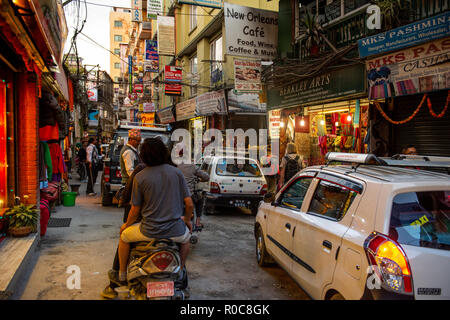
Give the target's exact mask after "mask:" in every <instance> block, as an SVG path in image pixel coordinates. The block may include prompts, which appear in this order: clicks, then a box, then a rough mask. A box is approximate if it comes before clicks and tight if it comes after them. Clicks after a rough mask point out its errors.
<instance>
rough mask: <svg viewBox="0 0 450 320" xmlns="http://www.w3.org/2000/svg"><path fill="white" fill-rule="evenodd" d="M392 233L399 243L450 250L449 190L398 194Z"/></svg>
mask: <svg viewBox="0 0 450 320" xmlns="http://www.w3.org/2000/svg"><path fill="white" fill-rule="evenodd" d="M389 233H390V236H391V237H393V238H394V239H396V240H397V241H398V242H399V243H400V244H406V245H411V246H417V247H429V248H435V249H442V250H450V191H425V192H407V193H401V194H398V195H396V196H395V198H394V200H393V204H392V214H391V223H390V232H389Z"/></svg>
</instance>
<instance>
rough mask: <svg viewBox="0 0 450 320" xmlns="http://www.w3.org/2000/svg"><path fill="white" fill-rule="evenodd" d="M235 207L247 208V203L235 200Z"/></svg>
mask: <svg viewBox="0 0 450 320" xmlns="http://www.w3.org/2000/svg"><path fill="white" fill-rule="evenodd" d="M234 206H235V207H239V208H242V207H246V206H247V203H246V202H245V201H244V200H235V201H234Z"/></svg>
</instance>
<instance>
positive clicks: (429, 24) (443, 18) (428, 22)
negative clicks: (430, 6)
mask: <svg viewBox="0 0 450 320" xmlns="http://www.w3.org/2000/svg"><path fill="white" fill-rule="evenodd" d="M448 36H450V11H447V12H445V13H442V14H438V15H436V16H434V17H431V18H428V19H425V20H421V21H417V22H414V23H411V24H408V25H406V26H402V27H399V28H397V29H392V30H389V31H386V32H382V33H379V34H376V35H374V36H371V37H367V38H364V39H361V40H358V49H359V56H360V57H361V58H364V57H367V56H370V55H374V54H380V53H383V52H389V51H395V50H400V49H403V48H407V47H411V46H414V45H417V44H420V43H424V42H428V41H431V40H435V39H440V38H443V37H448Z"/></svg>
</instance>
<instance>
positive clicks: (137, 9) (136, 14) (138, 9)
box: [131, 0, 142, 21]
mask: <svg viewBox="0 0 450 320" xmlns="http://www.w3.org/2000/svg"><path fill="white" fill-rule="evenodd" d="M131 21H142V0H131Z"/></svg>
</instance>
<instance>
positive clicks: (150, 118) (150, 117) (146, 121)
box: [140, 112, 155, 127]
mask: <svg viewBox="0 0 450 320" xmlns="http://www.w3.org/2000/svg"><path fill="white" fill-rule="evenodd" d="M140 118H141V124H142V126H144V127H146V126H150V125H153V124H155V113H154V112H141V113H140Z"/></svg>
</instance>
